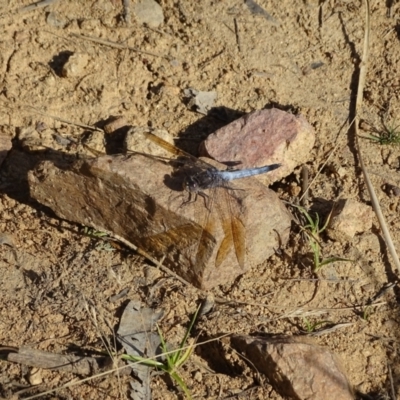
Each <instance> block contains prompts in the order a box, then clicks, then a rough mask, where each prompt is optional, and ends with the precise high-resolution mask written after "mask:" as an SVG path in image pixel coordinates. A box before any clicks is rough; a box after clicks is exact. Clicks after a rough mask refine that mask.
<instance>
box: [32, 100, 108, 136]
mask: <svg viewBox="0 0 400 400" xmlns="http://www.w3.org/2000/svg"><path fill="white" fill-rule="evenodd" d="M26 108H28V109H31V110H34V111H35V112H36V113H38V114H40V115H43V116H45V117H50V118H53V119H55V120H56V121H60V122H64V123H65V124H69V125H74V126H79V127H80V128H84V129H90V130H91V131H98V132H104V131H103V129H100V128H97V126H92V125H85V124H81V123H80V122H73V121H69V120H67V119H63V118H60V117H56V116H55V115H50V114H47V113H44V112H42V111H39V110H38V109H37V108H35V107H32V106H26Z"/></svg>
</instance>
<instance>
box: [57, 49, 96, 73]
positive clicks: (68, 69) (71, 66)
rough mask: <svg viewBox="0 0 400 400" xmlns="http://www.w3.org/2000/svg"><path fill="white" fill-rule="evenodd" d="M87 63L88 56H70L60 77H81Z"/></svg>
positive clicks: (81, 54) (78, 54)
mask: <svg viewBox="0 0 400 400" xmlns="http://www.w3.org/2000/svg"><path fill="white" fill-rule="evenodd" d="M88 63H89V56H88V55H87V54H84V53H74V54H72V55H71V56H70V57H69V59H68V61H67V62H66V63H65V64H64V66H63V68H62V71H61V75H62V76H63V77H65V78H71V77H74V76H80V75H82V73H83V71H84V69H85V68H86V66H87V65H88Z"/></svg>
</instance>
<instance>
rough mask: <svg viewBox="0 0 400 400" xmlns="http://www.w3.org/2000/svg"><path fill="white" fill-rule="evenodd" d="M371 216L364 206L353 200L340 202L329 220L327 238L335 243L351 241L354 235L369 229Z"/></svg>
mask: <svg viewBox="0 0 400 400" xmlns="http://www.w3.org/2000/svg"><path fill="white" fill-rule="evenodd" d="M373 215H374V214H373V212H372V209H371V207H369V206H367V205H366V204H363V203H359V202H358V201H356V200H353V199H343V200H340V201H339V202H338V204H337V205H336V207H335V209H334V210H333V213H332V216H331V218H330V221H329V225H328V229H327V233H328V236H329V237H330V238H331V239H333V240H337V241H344V240H349V239H352V238H353V237H354V236H355V234H356V233H362V232H366V231H369V230H370V229H371V227H372V218H373Z"/></svg>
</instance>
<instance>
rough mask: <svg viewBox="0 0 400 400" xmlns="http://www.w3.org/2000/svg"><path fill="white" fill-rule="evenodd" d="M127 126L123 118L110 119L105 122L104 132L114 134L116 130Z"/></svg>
mask: <svg viewBox="0 0 400 400" xmlns="http://www.w3.org/2000/svg"><path fill="white" fill-rule="evenodd" d="M126 125H127V121H126V118H125V117H123V116H119V117H112V118H110V120H109V122H107V124H106V125H104V132H105V133H108V134H111V133H113V132H115V131H116V130H118V129H120V128H123V127H124V126H126Z"/></svg>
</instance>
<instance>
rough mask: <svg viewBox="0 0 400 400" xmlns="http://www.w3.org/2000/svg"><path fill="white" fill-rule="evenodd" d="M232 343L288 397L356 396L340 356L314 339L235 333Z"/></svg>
mask: <svg viewBox="0 0 400 400" xmlns="http://www.w3.org/2000/svg"><path fill="white" fill-rule="evenodd" d="M232 346H233V347H234V348H235V349H236V350H239V351H240V352H241V353H242V354H244V355H245V356H246V357H247V358H248V359H249V361H250V362H251V363H252V365H253V366H254V367H255V368H256V369H257V371H259V372H260V373H263V374H265V375H266V376H267V378H268V380H269V382H270V383H271V385H272V386H273V387H274V389H275V390H276V391H277V392H278V393H279V394H280V395H281V396H283V397H284V398H285V399H286V398H287V399H296V400H321V399H335V400H353V399H354V395H353V392H352V389H351V386H350V384H349V382H348V381H347V378H346V375H345V373H344V372H343V369H342V367H341V365H340V362H339V360H338V358H337V357H336V356H335V354H333V353H331V352H330V351H329V350H327V349H325V348H323V347H321V346H317V345H314V344H313V343H312V341H311V340H310V339H305V338H294V337H289V336H277V337H252V336H242V335H235V336H233V337H232Z"/></svg>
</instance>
